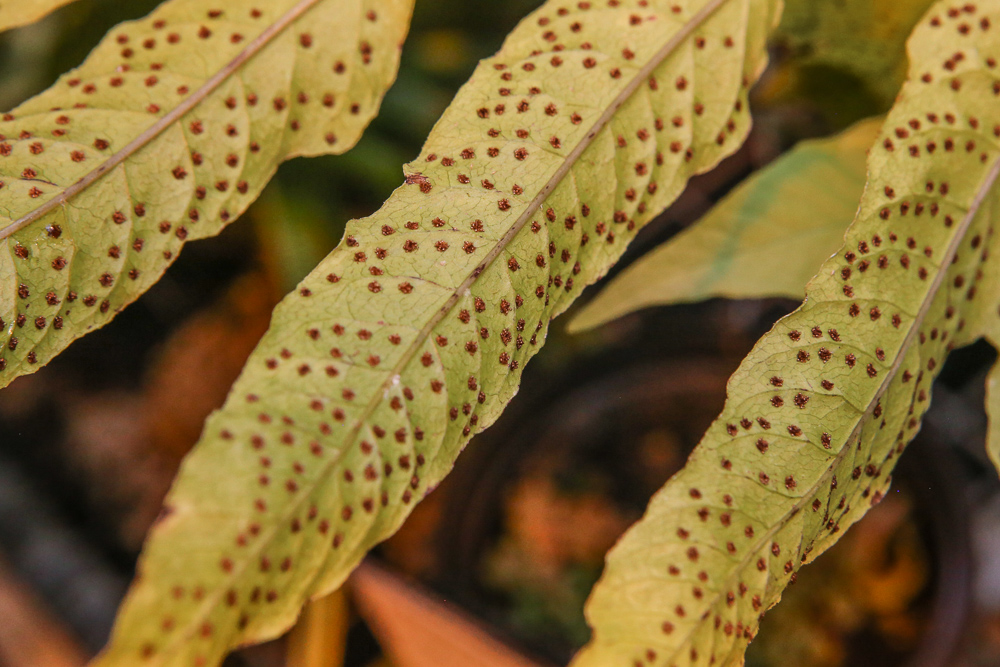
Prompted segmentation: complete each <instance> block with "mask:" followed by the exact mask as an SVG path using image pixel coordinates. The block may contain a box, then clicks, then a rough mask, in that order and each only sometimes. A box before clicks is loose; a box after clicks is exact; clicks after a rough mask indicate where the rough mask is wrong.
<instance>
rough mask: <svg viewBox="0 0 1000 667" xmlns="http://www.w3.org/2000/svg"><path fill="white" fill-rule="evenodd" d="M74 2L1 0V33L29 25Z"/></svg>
mask: <svg viewBox="0 0 1000 667" xmlns="http://www.w3.org/2000/svg"><path fill="white" fill-rule="evenodd" d="M71 2H73V0H0V32H3V31H4V30H10V29H11V28H17V27H19V26H22V25H28V24H29V23H34V22H35V21H38V20H40V19H41V18H42V17H44V16H46V15H47V14H50V13H52V12H54V11H55V10H57V9H59V8H60V7H62V6H64V5H68V4H69V3H71Z"/></svg>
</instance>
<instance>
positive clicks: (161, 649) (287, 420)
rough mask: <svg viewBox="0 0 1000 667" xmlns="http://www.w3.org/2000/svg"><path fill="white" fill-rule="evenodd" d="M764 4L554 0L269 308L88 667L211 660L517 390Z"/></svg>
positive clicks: (434, 474) (263, 627) (413, 498)
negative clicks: (266, 323)
mask: <svg viewBox="0 0 1000 667" xmlns="http://www.w3.org/2000/svg"><path fill="white" fill-rule="evenodd" d="M779 6H780V3H778V2H776V1H771V0H707V1H706V0H690V1H688V2H679V1H663V2H659V1H654V2H648V1H647V0H642V1H641V2H640V1H638V0H635V1H629V2H625V1H619V0H610V1H608V0H601V1H599V2H582V1H581V2H573V3H566V2H562V1H553V2H549V3H548V4H546V5H544V6H543V7H542V8H541V9H539V10H538V11H537V12H535V13H534V14H532V15H531V16H530V17H528V18H527V19H526V20H525V21H524V22H523V23H522V24H521V25H520V26H519V27H518V28H517V29H516V30H515V31H514V32H513V33H512V34H511V35H510V37H509V38H508V40H507V42H506V43H505V45H504V47H503V48H502V50H501V51H500V52H499V53H498V54H497V55H496V56H495V57H493V58H491V59H488V60H486V61H484V62H483V63H481V64H480V66H479V68H478V69H477V70H476V72H475V74H474V75H473V77H472V80H471V81H470V82H469V83H468V84H467V85H466V86H465V87H464V88H463V89H462V90H461V91H460V92H459V94H458V96H457V98H456V100H455V101H454V102H453V104H452V105H451V107H449V109H448V110H447V111H446V112H445V114H444V116H443V118H442V119H441V120H440V121H439V123H438V124H437V126H436V127H435V129H434V131H433V132H432V134H431V136H430V137H429V139H428V141H427V143H426V145H425V147H424V149H423V150H422V151H421V153H420V156H419V157H418V158H417V160H415V161H414V162H413V163H411V164H409V165H407V166H406V168H405V173H406V183H405V184H404V185H403V186H401V187H400V188H399V189H398V190H397V191H396V192H395V193H394V194H393V195H392V197H391V198H390V199H389V200H388V201H387V202H386V204H385V205H384V207H383V208H382V209H381V210H380V211H379V212H377V213H376V214H375V215H373V216H371V217H370V218H367V219H364V220H356V221H352V222H350V223H349V224H348V227H347V233H346V238H345V240H344V242H343V244H342V245H341V246H340V247H339V248H338V249H337V250H335V251H334V252H333V253H332V254H331V255H330V256H328V257H327V258H326V259H325V260H324V261H323V262H322V263H321V264H320V266H319V267H318V268H317V269H316V271H314V272H313V273H312V274H311V275H310V276H309V277H307V278H306V279H305V280H304V281H303V283H302V284H301V285H300V286H299V288H298V289H297V290H296V292H294V293H293V294H292V295H290V296H289V297H287V298H286V299H285V300H284V301H283V302H282V304H281V305H279V307H278V308H277V310H276V311H275V314H274V317H273V320H272V326H271V329H270V331H269V332H268V334H267V335H266V336H265V338H264V339H263V340H262V342H261V344H260V346H259V347H258V349H257V350H256V351H255V352H254V354H253V356H252V357H251V359H250V361H249V362H248V365H247V367H246V369H245V370H244V372H243V375H242V376H241V378H240V379H239V380H238V381H237V383H236V385H235V386H234V388H233V391H232V392H231V394H230V396H229V398H228V400H227V402H226V405H225V406H224V407H223V408H222V410H221V411H219V412H218V413H216V414H215V415H214V416H213V417H211V418H210V419H209V421H208V423H207V425H206V428H205V432H204V434H203V437H202V440H201V442H200V443H199V444H198V445H197V446H196V448H195V450H194V452H193V453H192V454H191V455H190V456H189V457H188V459H187V460H186V461H185V463H184V465H183V467H182V470H181V473H180V476H179V478H178V480H177V482H176V484H175V486H174V489H173V490H172V491H171V494H170V496H169V497H168V499H167V501H166V509H165V514H164V518H163V519H162V520H161V521H160V522H159V523H158V525H157V526H156V528H155V529H154V531H153V533H152V535H151V538H150V540H149V542H148V543H147V546H146V550H145V553H144V555H143V557H142V558H141V560H140V566H139V579H138V580H137V582H136V583H135V585H134V587H133V589H132V591H131V592H130V594H129V596H128V598H127V600H126V603H125V604H124V606H123V609H122V611H121V614H120V617H119V621H118V625H117V626H116V630H115V633H114V637H113V640H112V643H111V645H110V647H109V649H108V650H107V652H106V653H105V655H104V657H103V660H102V661H101V664H104V665H111V664H116V665H117V664H170V665H175V664H176V665H180V664H184V665H186V664H191V663H195V664H215V663H217V662H218V660H219V659H220V658H221V657H222V655H224V653H225V651H226V650H228V649H229V648H231V647H232V646H235V645H238V644H241V643H246V642H251V641H258V640H261V639H264V638H267V637H273V636H275V635H277V634H279V633H280V632H281V631H282V630H283V629H285V628H287V627H288V626H289V625H290V624H291V623H292V621H293V620H294V618H295V617H296V615H297V614H298V611H299V609H300V607H301V605H302V604H303V602H304V601H305V600H307V599H308V598H309V597H312V596H317V595H321V594H323V593H325V592H328V591H330V590H332V589H334V588H336V587H337V586H339V585H340V584H341V582H342V581H343V580H344V579H345V577H346V576H347V574H348V573H349V572H350V571H351V569H352V568H353V567H354V566H355V565H356V564H357V563H358V561H359V560H360V559H361V558H362V556H363V555H364V554H365V553H366V551H367V550H368V549H369V548H371V547H372V546H373V545H374V544H376V543H377V542H379V541H380V540H382V539H384V538H385V537H387V536H388V535H390V534H391V533H392V532H394V531H395V530H396V529H397V528H398V527H399V525H400V524H401V523H402V521H403V519H404V518H405V517H406V516H407V515H408V514H409V512H410V510H411V509H412V507H413V505H414V504H415V503H416V502H417V501H418V500H419V499H420V498H422V497H423V496H424V494H426V493H427V492H428V491H429V490H430V489H432V488H434V486H435V485H436V484H437V483H438V482H439V481H440V480H441V479H442V477H443V476H444V475H445V474H446V473H447V472H448V471H449V470H450V468H451V467H452V465H453V463H454V460H455V458H456V457H457V455H458V453H459V452H460V451H461V450H462V448H463V447H464V446H465V445H466V444H467V443H468V441H469V439H470V438H471V437H472V435H473V434H474V433H476V432H478V431H481V430H483V429H484V428H486V427H487V426H488V425H489V424H491V423H492V422H493V421H494V420H495V419H496V418H497V416H498V415H499V413H500V412H501V411H502V409H503V407H504V406H505V404H506V403H507V402H508V401H509V400H510V398H511V397H512V396H513V395H514V393H515V392H516V390H517V385H518V381H519V378H520V373H521V370H522V369H523V367H524V364H525V363H526V362H527V361H528V359H529V358H530V357H531V356H532V355H533V354H534V353H535V352H536V351H537V350H538V348H539V347H540V346H541V345H542V343H543V342H544V339H545V335H546V331H547V326H548V323H549V321H550V320H551V319H552V318H553V317H554V316H555V315H556V314H558V313H560V312H562V311H563V310H565V308H566V307H567V306H568V305H569V303H570V302H571V301H572V300H573V299H574V298H575V297H576V296H577V295H578V294H579V292H580V291H581V290H582V288H583V287H584V286H585V285H587V284H589V283H591V282H593V281H595V280H596V279H597V278H598V277H600V276H601V275H603V274H604V273H605V272H606V271H607V270H608V268H609V267H610V266H611V265H612V263H613V262H614V261H615V259H617V258H618V257H619V256H620V254H621V253H622V252H623V250H624V248H625V245H626V244H627V243H628V241H629V240H630V239H631V238H632V237H633V236H634V235H635V233H636V232H637V231H638V229H639V228H640V227H641V226H642V225H643V224H645V223H646V222H647V221H648V220H649V219H650V218H651V217H652V216H653V215H655V214H656V213H657V212H659V211H660V210H662V209H663V208H664V207H665V206H666V205H667V204H669V203H670V202H671V201H673V200H674V199H675V198H676V197H677V195H678V194H679V192H680V191H681V190H682V189H683V187H684V184H685V183H686V181H687V179H688V178H689V177H690V176H691V175H693V174H695V173H698V172H701V171H705V170H707V169H708V168H710V167H711V166H713V165H714V164H716V163H717V162H718V161H719V160H720V159H721V158H722V157H724V156H725V155H727V154H729V153H731V152H732V151H733V150H735V148H736V147H737V146H738V145H739V144H740V142H741V141H742V140H743V138H744V137H745V136H746V133H747V131H748V129H749V122H750V119H749V116H748V110H747V98H746V95H747V89H748V87H749V86H750V84H751V82H752V81H753V80H754V79H755V78H756V77H757V76H758V74H759V73H760V71H761V70H762V68H763V66H764V63H765V42H766V38H767V33H768V31H769V30H770V29H771V28H772V27H773V25H774V24H775V22H776V20H777V15H778V10H779Z"/></svg>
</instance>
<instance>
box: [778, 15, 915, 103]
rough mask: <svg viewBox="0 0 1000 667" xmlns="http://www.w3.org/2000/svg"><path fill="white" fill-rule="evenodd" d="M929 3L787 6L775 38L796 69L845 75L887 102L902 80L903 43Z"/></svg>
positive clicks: (903, 64) (904, 53)
mask: <svg viewBox="0 0 1000 667" xmlns="http://www.w3.org/2000/svg"><path fill="white" fill-rule="evenodd" d="M932 3H933V0H786V1H785V13H784V15H783V16H782V20H781V25H780V26H779V27H778V31H777V38H778V40H784V41H785V43H786V44H788V45H789V46H790V47H791V48H792V50H793V52H795V53H796V54H797V55H799V56H800V57H799V58H798V59H797V60H798V64H800V65H826V66H831V67H834V68H838V69H842V70H845V71H848V72H850V73H852V74H854V75H855V76H857V77H858V78H859V79H860V80H861V81H862V82H864V83H865V84H866V85H867V86H868V89H869V91H870V92H872V93H874V94H875V95H877V96H878V97H879V98H880V99H881V100H882V101H884V102H890V101H891V100H892V99H893V98H894V97H895V96H896V93H897V92H898V91H899V87H900V86H901V85H902V84H903V80H904V79H905V78H906V50H905V48H904V47H905V44H906V38H907V37H908V36H909V34H910V31H911V30H913V26H914V25H916V23H917V21H918V20H919V19H920V17H921V16H923V14H924V12H926V11H927V9H928V7H930V6H931V4H932Z"/></svg>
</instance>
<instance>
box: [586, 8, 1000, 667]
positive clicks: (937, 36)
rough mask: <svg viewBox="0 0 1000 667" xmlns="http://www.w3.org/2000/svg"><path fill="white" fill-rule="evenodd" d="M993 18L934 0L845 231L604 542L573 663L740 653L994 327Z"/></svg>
mask: <svg viewBox="0 0 1000 667" xmlns="http://www.w3.org/2000/svg"><path fill="white" fill-rule="evenodd" d="M998 25H1000V1H998V0H988V1H985V2H984V1H980V2H977V3H975V4H966V5H963V6H961V7H958V6H955V5H953V4H952V3H947V2H939V3H937V4H936V5H935V6H934V7H933V8H932V9H931V10H930V12H929V14H928V15H927V16H926V17H925V19H924V20H922V22H921V23H920V24H919V25H918V26H917V28H916V29H915V31H914V34H913V36H912V37H911V40H910V42H909V52H910V58H911V66H910V76H909V81H908V83H907V84H906V85H905V86H904V88H903V90H902V93H901V94H900V97H899V98H898V100H897V102H896V104H895V107H894V108H893V110H892V112H891V113H890V114H889V116H888V119H887V120H886V123H885V125H884V127H883V130H882V133H881V134H880V136H879V138H878V140H877V142H876V143H875V146H874V148H873V149H872V153H871V156H870V158H869V162H868V184H867V186H866V188H865V193H864V196H863V197H862V200H861V205H860V209H859V212H858V214H857V217H856V219H855V221H854V223H853V225H852V226H851V228H850V229H849V230H848V232H847V235H846V243H845V245H844V247H843V248H842V249H841V250H840V251H839V252H838V253H837V254H836V255H835V256H834V257H832V258H831V259H830V260H829V261H827V262H826V263H825V264H824V265H823V266H822V268H821V269H820V272H819V274H818V275H817V276H816V277H815V278H814V279H813V281H812V282H811V283H810V284H809V286H808V288H807V292H806V294H807V296H806V301H805V303H804V304H803V305H802V306H801V307H800V308H799V309H798V310H797V311H795V312H794V313H793V314H791V315H789V316H788V317H786V318H784V319H783V320H781V321H780V322H778V323H777V324H776V325H775V327H774V329H773V330H772V331H771V332H770V333H769V334H767V335H766V336H765V337H764V338H762V339H761V340H760V341H759V343H758V344H757V346H756V347H755V348H754V350H753V351H752V352H751V353H750V355H749V356H748V357H747V359H746V360H745V361H744V363H743V364H742V365H741V366H740V368H739V370H737V372H736V373H735V375H733V377H732V379H731V380H730V382H729V387H728V391H729V397H728V400H727V402H726V406H725V408H724V409H723V412H722V415H721V416H720V417H719V419H718V420H717V421H716V422H715V423H714V424H713V425H712V427H711V428H710V429H709V431H708V432H707V433H706V435H705V437H704V439H703V440H702V442H701V444H700V445H699V446H698V448H697V449H696V451H695V452H694V453H693V455H692V456H691V459H690V460H689V462H688V465H687V466H686V467H685V469H684V470H683V471H682V472H680V473H679V474H678V475H676V476H675V477H674V478H673V479H672V480H671V481H670V482H668V483H667V485H666V486H665V487H664V488H663V489H662V490H661V491H660V492H659V493H658V494H657V495H656V496H655V497H654V498H653V500H652V502H651V503H650V506H649V508H648V511H647V513H646V515H645V517H644V518H643V519H642V520H641V521H640V522H639V523H637V524H636V525H635V526H633V527H632V528H631V529H630V530H629V531H628V533H627V534H626V535H625V537H624V538H623V539H622V540H621V541H620V542H619V544H618V545H617V546H616V547H615V548H614V549H613V550H612V551H611V553H610V554H609V556H608V559H607V567H606V569H605V572H604V575H603V578H602V580H601V582H600V583H599V584H598V585H597V586H596V588H595V589H594V592H593V594H592V597H591V599H590V602H589V603H588V607H587V613H588V617H589V620H590V622H591V624H592V625H593V627H594V638H593V640H592V642H591V644H590V645H589V646H588V647H587V648H586V649H584V651H583V652H582V653H580V654H579V656H578V657H577V659H576V661H575V662H574V663H573V664H574V665H576V666H579V667H582V666H584V665H601V666H603V665H609V664H632V663H633V662H635V663H636V664H643V665H681V664H683V665H692V666H695V665H696V666H699V667H700V666H706V667H707V666H708V665H716V666H718V667H726V666H729V665H739V664H742V660H743V652H744V649H745V647H746V644H747V642H748V641H749V640H750V639H751V638H752V637H753V635H754V633H755V632H756V630H757V627H758V622H759V619H760V617H761V615H762V614H763V613H764V611H765V610H767V609H768V608H769V607H770V606H772V605H773V604H775V603H776V602H777V601H778V599H779V598H780V596H781V592H782V590H783V589H784V587H785V586H786V585H788V583H789V582H790V581H791V579H792V578H793V577H794V576H795V572H796V570H798V568H799V567H801V566H802V564H804V563H806V562H808V561H810V560H812V559H813V558H815V557H816V556H818V555H819V554H820V553H822V552H823V550H825V549H826V548H827V547H829V546H830V545H831V544H832V543H833V542H834V541H835V540H836V539H837V537H838V536H839V534H840V533H841V532H842V531H844V530H846V529H847V528H848V527H849V526H850V525H851V524H852V523H854V522H855V521H856V520H857V519H858V518H860V517H861V516H862V515H863V514H864V513H865V511H866V510H867V509H868V507H870V506H871V505H872V504H874V503H877V502H878V501H879V499H880V498H881V497H882V496H883V494H884V493H885V491H886V489H887V488H888V486H889V478H890V475H891V473H892V469H893V466H894V464H895V462H896V458H897V457H898V456H899V455H900V454H901V453H902V452H903V449H904V447H905V445H906V443H907V442H909V441H910V440H911V439H912V438H913V436H914V435H915V434H916V432H917V430H918V429H919V428H920V420H921V417H922V415H923V414H924V412H925V411H926V410H927V407H928V404H929V401H930V390H931V384H932V382H933V380H934V377H935V376H936V375H937V373H938V372H939V371H940V369H941V366H942V363H943V361H944V358H945V356H946V355H947V354H948V352H949V351H950V350H951V349H952V348H953V347H955V346H957V345H963V344H965V343H968V342H970V341H971V340H974V339H975V338H976V337H978V336H980V335H983V334H987V335H989V336H991V337H992V339H993V340H994V341H996V340H997V338H996V332H997V327H998V326H1000V321H998V320H1000V318H998V317H997V309H996V304H997V301H998V296H1000V295H998V285H1000V281H998V280H997V277H998V271H1000V269H998V267H997V259H996V254H995V253H994V252H993V250H994V249H995V247H996V241H995V237H994V233H993V232H994V221H995V220H996V215H997V205H998V200H1000V188H998V187H997V175H998V173H1000V148H998V139H997V138H998V137H1000V112H998V109H1000V105H998V103H997V100H998V98H1000V80H998V78H997V77H998V71H997V69H996V67H997V59H998V58H1000V39H998V37H997V30H998V27H997V26H998ZM808 207H809V203H808V202H804V212H803V214H804V215H809V210H808ZM776 261H778V260H776Z"/></svg>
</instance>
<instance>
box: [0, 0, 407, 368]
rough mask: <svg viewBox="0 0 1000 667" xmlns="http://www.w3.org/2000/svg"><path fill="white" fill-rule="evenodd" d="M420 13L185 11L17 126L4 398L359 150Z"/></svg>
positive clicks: (104, 47) (127, 27)
mask: <svg viewBox="0 0 1000 667" xmlns="http://www.w3.org/2000/svg"><path fill="white" fill-rule="evenodd" d="M258 7H259V8H258ZM411 9H412V0H389V1H385V0H382V1H378V0H297V1H296V0H272V1H269V2H263V3H256V2H251V1H250V0H219V1H218V2H215V3H214V4H209V5H206V4H205V3H203V2H200V1H197V0H170V1H169V2H166V3H164V4H163V5H161V6H160V7H159V8H158V9H157V10H156V11H155V12H153V13H152V14H151V15H149V16H147V17H146V18H144V19H141V20H138V21H133V22H129V23H124V24H122V25H120V26H118V27H116V28H114V29H113V30H112V32H111V33H110V34H109V35H108V36H107V37H106V38H105V39H104V41H103V42H102V43H101V44H100V45H99V46H98V47H97V48H96V49H95V50H94V52H93V53H91V55H90V56H89V57H88V58H87V60H86V61H85V62H84V63H83V65H81V66H80V67H79V68H78V69H76V70H73V71H71V72H69V73H68V74H66V75H64V76H63V77H61V78H60V80H59V81H58V82H57V83H56V84H55V85H54V86H53V87H52V88H50V89H49V90H47V91H45V92H44V93H42V94H40V95H38V96H37V97H34V98H32V99H30V100H28V101H27V102H25V103H24V104H22V105H21V106H19V107H18V108H16V109H14V110H13V111H12V112H10V113H8V114H4V115H3V116H2V117H0V244H2V248H3V252H0V276H3V278H4V280H3V283H2V285H0V329H2V330H3V335H2V337H0V386H3V385H6V384H8V383H9V382H10V381H11V380H13V379H14V378H16V377H18V376H19V375H24V374H26V373H30V372H32V371H34V370H36V369H37V368H38V367H40V366H41V365H44V364H45V363H47V362H48V361H50V360H51V359H52V358H53V357H54V356H55V355H57V354H58V353H59V352H61V351H62V350H63V349H64V348H65V347H66V346H67V345H69V343H71V342H72V341H73V340H74V339H76V338H78V337H80V336H82V335H84V334H85V333H86V332H87V331H89V330H91V329H94V328H96V327H100V326H102V325H103V324H105V323H106V322H108V321H109V320H110V319H111V318H112V317H114V315H115V313H117V312H118V311H120V310H121V309H122V308H124V307H125V306H126V305H128V304H129V303H131V302H132V301H134V300H135V299H136V298H138V296H139V295H140V294H142V292H144V291H145V290H146V289H148V288H149V287H150V285H152V284H153V283H154V282H155V281H156V280H157V279H158V278H159V277H160V275H162V273H163V271H164V270H165V269H166V267H167V266H169V265H170V263H171V262H172V261H173V260H174V259H175V258H176V257H177V255H178V253H179V252H180V250H181V247H182V246H183V245H184V243H185V242H186V241H187V240H191V239H197V238H204V237H206V236H212V235H214V234H217V233H219V232H220V231H221V230H222V228H223V227H224V226H225V225H226V224H227V223H229V222H232V221H233V220H234V219H235V218H236V217H237V216H239V215H240V214H241V213H242V212H243V211H244V210H245V209H246V207H247V206H248V205H249V204H250V203H251V202H252V201H253V200H254V199H255V198H256V197H257V195H258V194H259V193H260V191H261V190H262V189H263V187H264V185H266V183H267V181H268V180H269V179H270V177H271V176H272V175H273V173H274V171H275V169H277V167H278V165H279V164H280V163H281V162H282V161H284V160H286V159H288V158H290V157H294V156H297V155H315V154H321V153H338V152H343V151H344V150H346V149H347V148H350V147H351V146H352V145H353V144H354V143H355V142H356V141H357V140H358V138H359V137H360V135H361V132H362V131H363V129H364V127H365V126H366V124H367V123H368V121H369V120H370V119H371V118H372V117H373V116H374V115H375V113H376V111H377V108H378V104H379V102H380V101H381V98H382V95H383V94H384V93H385V91H386V89H387V88H388V87H389V85H390V84H391V83H392V80H393V79H394V77H395V73H396V67H397V64H398V61H399V47H400V44H401V42H402V40H403V38H404V35H405V34H406V29H407V26H408V23H409V17H410V11H411Z"/></svg>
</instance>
